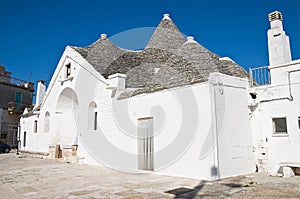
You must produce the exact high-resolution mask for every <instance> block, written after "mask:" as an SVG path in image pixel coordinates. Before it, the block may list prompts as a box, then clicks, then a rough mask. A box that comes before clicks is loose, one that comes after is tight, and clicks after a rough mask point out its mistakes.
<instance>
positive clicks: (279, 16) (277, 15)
mask: <svg viewBox="0 0 300 199" xmlns="http://www.w3.org/2000/svg"><path fill="white" fill-rule="evenodd" d="M275 20H280V21H282V14H281V12H279V11H274V12H272V13H270V14H269V21H270V22H272V21H275Z"/></svg>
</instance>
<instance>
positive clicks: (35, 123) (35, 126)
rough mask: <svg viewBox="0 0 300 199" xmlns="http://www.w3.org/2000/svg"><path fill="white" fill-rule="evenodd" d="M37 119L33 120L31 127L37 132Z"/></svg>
mask: <svg viewBox="0 0 300 199" xmlns="http://www.w3.org/2000/svg"><path fill="white" fill-rule="evenodd" d="M37 123H38V122H37V120H34V128H33V132H35V133H37Z"/></svg>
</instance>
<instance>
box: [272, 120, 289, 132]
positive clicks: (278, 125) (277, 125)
mask: <svg viewBox="0 0 300 199" xmlns="http://www.w3.org/2000/svg"><path fill="white" fill-rule="evenodd" d="M273 128H274V134H283V133H285V134H287V125H286V118H285V117H284V118H273Z"/></svg>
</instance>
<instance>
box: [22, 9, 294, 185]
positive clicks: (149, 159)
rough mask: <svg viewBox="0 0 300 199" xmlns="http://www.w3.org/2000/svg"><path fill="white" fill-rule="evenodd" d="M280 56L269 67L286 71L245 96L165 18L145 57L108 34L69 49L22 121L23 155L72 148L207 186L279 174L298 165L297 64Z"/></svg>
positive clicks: (241, 79) (239, 82)
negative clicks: (257, 172) (278, 170)
mask: <svg viewBox="0 0 300 199" xmlns="http://www.w3.org/2000/svg"><path fill="white" fill-rule="evenodd" d="M277 18H278V17H277ZM277 18H276V20H278V19H277ZM276 24H279V25H280V23H277V22H276ZM276 28H277V26H276ZM279 28H280V27H279ZM281 31H283V29H282V30H281ZM280 33H281V34H282V35H281V36H283V37H284V38H283V39H281V40H280V41H281V42H282V43H284V42H288V38H286V37H285V34H283V33H284V32H280ZM270 34H271V33H270ZM281 36H280V37H281ZM276 39H277V38H276ZM274 43H276V42H274V41H270V42H269V45H270V46H271V47H272V45H275V44H274ZM285 44H286V43H285ZM270 46H269V48H270ZM287 46H288V45H287ZM287 46H285V49H286V48H287ZM276 49H278V48H276ZM275 51H276V50H275ZM283 52H286V51H285V50H283ZM276 53H277V52H273V54H272V56H275V57H276V62H274V63H276V64H278V62H279V61H280V60H281V61H283V62H284V63H282V64H283V65H282V64H281V65H280V63H279V65H272V66H270V67H269V69H270V72H271V77H272V83H271V84H270V85H265V86H258V84H255V86H252V87H251V86H249V79H251V78H249V76H248V74H247V72H245V71H244V70H243V69H242V68H241V67H240V66H238V65H237V64H235V63H234V62H233V61H232V60H229V59H222V58H220V57H218V56H217V55H215V54H213V53H211V52H210V51H208V50H207V49H205V48H204V47H203V46H201V45H200V44H198V43H197V42H196V41H195V40H194V39H193V38H192V37H188V38H187V39H186V38H184V37H183V35H182V34H181V33H180V31H179V30H178V28H177V27H176V25H175V24H174V23H173V21H172V20H171V18H170V17H169V15H164V18H163V19H162V21H161V22H160V24H159V25H158V27H157V28H156V31H155V32H154V34H153V35H152V38H151V39H150V41H149V43H148V45H147V46H146V48H145V49H144V50H141V51H128V50H124V49H121V48H119V47H117V46H115V45H114V44H112V43H111V42H110V41H109V39H108V38H107V37H106V35H105V34H102V35H101V38H100V39H99V40H98V41H96V42H95V43H93V44H92V45H90V46H88V47H84V48H79V47H71V46H68V47H66V49H65V51H64V53H63V55H62V57H61V59H60V61H59V63H58V65H57V68H56V70H55V72H54V75H53V77H52V79H51V82H50V84H49V86H48V88H47V89H46V88H45V86H44V84H43V82H39V84H38V91H37V92H38V96H37V100H38V101H37V104H36V107H35V108H34V110H33V111H30V112H26V111H25V112H24V114H23V117H22V118H21V121H20V124H21V130H20V132H21V136H20V138H21V148H22V150H27V151H38V152H49V147H50V148H51V147H53V146H60V148H62V149H69V148H71V147H72V146H73V148H74V146H76V147H75V149H74V150H75V151H76V155H74V156H76V157H80V158H82V159H83V161H84V162H85V163H87V164H96V165H103V166H109V167H112V168H116V169H120V170H123V171H129V172H154V173H158V174H164V175H174V176H182V177H191V178H198V179H206V180H216V179H220V178H225V177H229V176H235V175H241V174H246V173H251V172H254V171H255V170H256V166H258V167H259V169H260V170H262V169H266V170H267V171H273V170H276V168H277V167H278V165H279V164H281V163H282V162H286V161H288V162H295V161H296V160H297V158H296V153H294V154H290V156H289V157H288V158H287V156H285V155H284V154H285V153H290V152H291V153H292V152H295V150H297V146H296V145H297V144H296V143H297V142H298V139H299V137H298V134H297V133H299V132H298V131H299V124H298V123H297V122H299V111H300V110H299V108H300V107H299V99H298V97H297V96H300V95H299V89H297V84H296V81H297V79H299V77H298V75H299V73H297V72H296V71H297V70H298V69H299V65H298V64H297V63H298V62H297V61H294V62H291V61H289V59H288V57H287V56H282V58H280V59H279V58H278V59H277V54H276ZM278 54H280V53H278ZM292 71H295V72H292ZM282 74H284V75H288V77H286V79H285V80H287V81H284V82H280V81H281V80H282V81H283V79H282ZM277 78H278V80H277ZM279 79H280V81H279ZM253 85H254V84H253ZM286 88H287V90H286ZM297 90H298V92H297ZM249 93H251V96H252V98H251V97H249V96H250V95H249ZM291 96H292V98H293V99H292V100H291V99H290V97H291ZM253 98H255V99H253ZM275 98H286V99H282V100H281V99H279V100H276V99H275ZM287 98H289V99H287ZM297 102H298V103H297ZM287 107H288V108H287ZM288 110H290V111H288ZM295 110H297V111H298V112H297V111H295ZM297 117H298V118H297ZM283 118H286V120H287V121H288V122H287V130H288V131H287V132H281V131H282V130H283V127H282V126H281V124H282V123H283V120H284V119H283ZM297 119H298V121H297ZM274 123H276V124H274ZM277 123H279V124H277ZM274 125H275V127H276V128H277V130H279V132H280V133H277V132H276V133H274V130H273V129H274V128H273V126H274ZM278 125H279V127H277V126H278ZM278 128H279V129H278ZM278 144H280V145H284V147H282V150H280V148H279V147H278V146H277V145H278ZM266 151H267V152H266ZM283 157H284V158H283Z"/></svg>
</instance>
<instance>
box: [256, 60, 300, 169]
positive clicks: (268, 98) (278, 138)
mask: <svg viewBox="0 0 300 199" xmlns="http://www.w3.org/2000/svg"><path fill="white" fill-rule="evenodd" d="M299 69H300V62H299V60H298V61H297V60H296V61H293V62H291V63H290V64H287V65H281V66H278V67H270V72H271V78H272V81H271V82H272V83H271V85H266V86H260V87H255V88H253V89H252V91H253V92H255V93H257V99H256V100H254V103H256V104H257V107H256V109H255V110H254V112H253V114H252V126H253V132H254V133H255V137H256V139H255V141H256V146H257V154H256V155H257V159H258V164H259V165H260V167H261V170H265V171H268V172H270V173H276V172H277V171H278V169H279V165H280V163H282V162H291V163H294V162H300V159H299V151H300V146H299V142H300V129H299V126H298V117H299V116H300V71H298V70H299ZM291 71H294V72H291ZM288 76H290V83H289V81H288ZM278 117H286V119H287V131H288V132H287V134H282V135H274V134H273V132H274V128H273V125H272V118H278ZM263 153H264V154H263Z"/></svg>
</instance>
